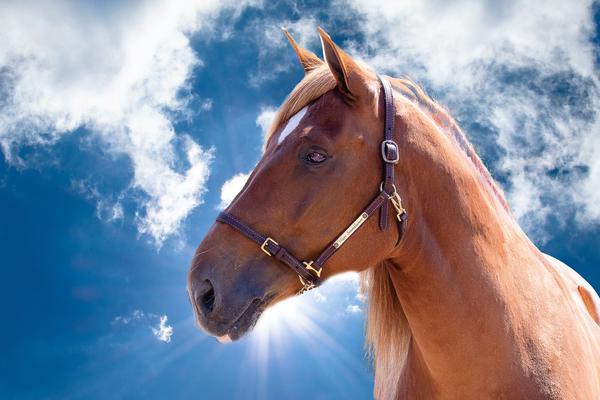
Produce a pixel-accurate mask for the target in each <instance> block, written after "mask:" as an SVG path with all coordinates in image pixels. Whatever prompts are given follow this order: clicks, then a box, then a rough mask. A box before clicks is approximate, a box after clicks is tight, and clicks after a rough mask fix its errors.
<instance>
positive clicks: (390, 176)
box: [379, 76, 400, 231]
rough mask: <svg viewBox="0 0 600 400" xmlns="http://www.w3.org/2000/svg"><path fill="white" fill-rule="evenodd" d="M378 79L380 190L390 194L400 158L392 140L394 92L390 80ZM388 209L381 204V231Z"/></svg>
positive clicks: (393, 188) (386, 223)
mask: <svg viewBox="0 0 600 400" xmlns="http://www.w3.org/2000/svg"><path fill="white" fill-rule="evenodd" d="M379 80H380V81H381V87H382V89H383V96H384V100H385V103H384V107H385V114H384V115H385V117H384V118H385V119H384V121H385V122H384V128H383V137H384V141H383V142H382V143H381V155H382V158H383V162H384V167H383V171H384V172H383V185H382V190H383V191H385V192H386V193H387V194H388V195H391V194H393V193H394V192H395V191H396V188H395V186H394V164H396V163H397V162H398V160H399V159H400V154H399V149H398V145H397V144H396V142H394V117H395V115H396V112H395V109H394V94H393V92H392V88H391V86H390V82H389V81H388V80H387V79H384V78H383V77H381V76H379ZM388 209H389V203H388V202H386V203H385V204H383V205H382V207H381V211H380V213H379V228H380V229H381V230H382V231H384V230H385V229H386V228H387V225H388V216H389V211H388Z"/></svg>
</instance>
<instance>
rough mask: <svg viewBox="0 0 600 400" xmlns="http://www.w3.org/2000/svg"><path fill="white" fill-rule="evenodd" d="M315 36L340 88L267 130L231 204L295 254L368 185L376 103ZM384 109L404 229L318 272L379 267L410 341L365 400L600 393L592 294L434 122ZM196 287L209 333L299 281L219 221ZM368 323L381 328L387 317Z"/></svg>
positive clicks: (310, 251) (373, 168) (336, 225)
mask: <svg viewBox="0 0 600 400" xmlns="http://www.w3.org/2000/svg"><path fill="white" fill-rule="evenodd" d="M321 36H322V38H323V45H324V50H325V53H326V54H327V66H328V68H330V69H331V73H332V76H333V77H334V78H335V80H336V82H337V88H335V89H334V90H330V91H328V92H327V93H325V94H323V95H322V96H320V97H319V98H318V99H316V100H315V101H314V102H312V103H311V105H310V107H309V110H308V112H307V115H306V117H305V118H304V120H303V122H302V124H301V125H300V126H299V127H298V129H297V130H296V132H294V133H292V135H290V137H289V138H288V139H286V140H285V141H284V142H283V143H282V144H281V145H279V146H277V144H276V140H273V139H274V138H275V137H276V136H277V134H278V129H280V127H278V126H275V127H274V129H273V134H272V137H271V138H270V139H269V140H268V142H267V145H266V149H265V154H264V156H263V158H262V159H261V160H260V162H259V163H258V165H257V167H256V168H255V170H254V171H253V172H252V174H251V176H250V178H249V179H248V182H247V183H246V185H245V187H244V189H243V190H242V191H241V193H240V194H239V195H238V196H237V197H236V199H235V200H234V202H233V203H232V204H231V205H230V207H229V208H228V212H230V213H232V214H234V215H238V216H240V217H242V218H243V220H244V221H245V222H246V223H247V224H248V225H250V226H252V227H254V228H255V229H256V230H258V231H260V232H264V233H267V234H270V235H271V236H273V237H274V238H276V240H278V241H279V242H280V243H281V244H282V245H284V246H285V247H286V248H288V249H289V250H290V251H292V252H293V253H294V254H296V255H298V256H303V255H304V256H305V257H306V259H310V258H311V257H313V256H314V255H315V254H316V253H318V252H319V250H320V249H322V248H323V247H324V246H325V245H327V244H328V243H329V241H330V240H331V239H332V238H334V237H335V236H336V235H337V234H339V233H340V232H341V231H342V230H343V229H344V228H345V226H347V225H348V223H349V222H351V221H352V220H353V219H354V218H355V216H356V213H357V212H359V211H360V210H361V209H362V207H363V206H364V205H365V204H367V202H368V201H369V200H370V199H371V198H372V197H373V196H374V195H375V194H376V191H377V188H378V186H379V181H380V179H381V159H380V157H379V143H380V142H381V140H382V136H381V132H382V126H383V121H382V112H383V104H382V100H381V98H380V94H379V92H378V91H377V90H373V87H375V88H376V87H378V86H377V81H376V77H375V75H374V74H373V73H372V72H371V71H369V70H368V69H366V68H364V67H363V66H361V65H360V64H359V63H356V62H354V61H353V60H352V59H351V58H350V57H349V56H348V55H346V54H345V53H344V52H343V51H342V50H341V49H339V48H337V46H335V44H333V42H332V41H331V40H330V39H329V37H328V36H327V35H326V34H325V33H324V32H321ZM297 51H298V49H297ZM299 56H300V59H301V60H302V56H304V57H306V56H307V55H306V53H300V54H299ZM303 64H304V66H305V68H306V67H307V64H308V67H309V70H310V71H309V72H307V73H308V76H307V78H305V79H310V74H312V73H315V72H314V70H315V69H319V68H321V69H322V68H324V66H323V65H321V66H317V67H315V65H314V64H315V60H314V59H312V58H311V59H310V62H306V63H303ZM311 71H312V72H311ZM398 84H399V82H398ZM396 111H397V114H396V132H395V138H396V141H397V142H398V144H399V147H400V149H401V161H400V163H399V164H398V165H397V167H396V174H397V177H398V179H397V186H398V192H399V193H400V194H401V196H402V198H403V200H404V202H405V207H406V209H407V210H408V212H409V222H408V224H407V226H406V231H405V234H404V238H403V239H402V241H401V242H400V245H399V246H396V239H397V234H398V233H397V231H396V230H395V227H394V229H388V230H387V231H386V232H381V231H380V230H379V229H378V227H377V221H376V219H373V220H370V221H368V222H367V223H365V225H364V226H363V227H362V228H361V230H359V231H358V232H357V233H356V234H355V235H354V236H353V237H352V238H351V239H350V240H349V241H348V243H347V244H346V245H345V247H344V248H343V249H341V250H340V251H339V252H338V253H336V254H335V255H334V256H333V257H332V258H331V260H330V261H329V262H328V263H327V264H326V266H325V270H324V276H325V277H329V276H332V275H335V274H337V273H340V272H344V271H349V270H354V271H364V270H366V269H368V268H382V270H381V271H382V272H384V273H383V275H382V276H383V277H384V278H386V277H389V278H386V279H390V278H391V282H392V284H393V288H392V289H390V290H391V293H393V295H395V296H397V302H396V303H393V304H398V305H399V307H401V308H402V310H399V312H400V314H398V315H400V316H401V315H402V312H403V314H404V315H405V316H406V320H407V323H408V326H409V329H410V333H411V335H412V336H411V338H410V340H409V341H408V349H405V350H403V351H407V356H406V362H405V364H404V365H397V366H396V369H397V371H396V372H397V373H398V375H399V376H400V378H399V380H398V382H397V385H394V387H384V386H385V385H383V382H384V380H382V378H381V377H379V381H378V382H376V395H377V396H378V397H381V398H390V397H391V398H394V397H396V398H402V399H404V398H406V399H424V398H427V399H436V398H438V399H488V398H493V399H598V398H600V365H599V362H600V340H599V339H600V328H599V326H598V324H597V322H598V307H599V301H598V296H597V295H596V293H595V292H594V290H593V289H592V288H591V287H590V286H589V284H587V283H586V282H585V281H583V279H582V278H581V277H579V276H578V275H577V274H576V273H575V272H574V271H572V270H571V269H570V268H568V267H567V266H565V265H564V264H562V263H560V262H558V261H556V260H553V259H549V258H547V257H545V256H544V254H543V253H541V252H540V251H539V250H538V249H537V248H536V247H535V246H534V245H533V244H532V243H531V241H530V240H529V239H528V238H527V236H526V235H525V234H524V233H523V231H522V230H521V228H520V227H519V226H518V224H517V223H516V221H515V220H514V218H513V217H512V216H511V215H510V213H509V211H508V210H507V209H506V207H505V201H504V199H503V198H502V197H501V194H500V193H499V192H498V191H497V190H496V189H495V187H494V185H493V183H492V182H489V181H488V177H487V175H486V174H483V173H482V171H481V170H480V169H479V168H478V167H477V163H474V162H473V160H472V159H469V157H466V156H465V153H464V151H463V150H462V149H461V148H460V146H458V145H457V143H455V142H454V141H453V139H452V135H448V134H447V133H446V132H444V128H445V127H444V126H443V125H445V124H440V123H439V121H440V118H438V117H439V115H436V114H435V113H431V112H426V111H424V110H422V109H421V108H420V107H419V105H418V104H416V103H415V102H414V101H411V100H410V99H407V98H406V97H404V96H401V95H397V96H396ZM436 121H437V122H436ZM446 128H447V127H446ZM314 146H318V147H319V148H322V149H325V150H326V151H327V152H328V154H329V155H330V159H329V160H328V161H327V162H326V163H325V164H324V165H323V166H322V167H319V168H314V167H310V166H307V165H306V164H304V163H303V162H302V156H303V154H304V153H305V152H306V151H307V149H309V148H312V147H314ZM201 282H210V284H211V286H212V287H213V288H214V299H213V301H214V304H213V305H212V306H211V308H210V312H208V311H207V312H205V313H204V314H203V313H202V312H197V314H198V320H199V322H200V324H201V325H202V326H203V327H204V328H205V329H207V330H209V331H210V332H211V333H213V334H215V335H222V334H225V333H227V332H228V329H231V328H230V327H231V324H232V323H233V322H234V321H235V320H236V319H238V318H239V316H240V315H242V314H243V313H244V312H245V310H247V307H248V304H250V302H252V300H255V299H269V301H272V302H276V301H279V300H281V299H284V298H287V297H290V296H292V295H293V294H294V293H295V292H296V291H297V290H298V289H299V287H300V283H299V282H298V279H297V277H296V276H295V274H293V273H291V272H290V271H289V270H288V269H287V268H286V267H285V266H282V265H279V264H278V263H277V262H276V261H274V260H273V259H270V258H269V257H267V256H266V255H265V254H263V253H261V252H260V250H258V249H257V247H256V246H255V245H254V244H253V243H252V242H250V241H249V240H247V239H245V238H244V237H242V236H241V235H239V234H237V233H235V232H233V231H232V230H231V228H230V227H228V226H225V225H222V224H218V225H214V226H213V227H212V228H211V230H210V231H209V233H208V234H207V236H206V237H205V239H204V240H203V242H202V243H201V244H200V246H199V247H198V250H197V252H196V256H195V258H194V261H193V263H192V269H191V271H190V286H189V287H190V295H191V296H192V301H193V302H194V303H195V304H197V303H198V302H199V301H201V300H202V299H199V296H200V294H205V293H206V287H205V286H202V284H201ZM200 288H201V289H200ZM199 291H201V292H202V293H200V294H199V293H198V292H199ZM200 297H201V296H200ZM203 299H204V300H206V296H204V297H203ZM271 299H272V300H271ZM196 308H197V310H198V307H196ZM390 315H391V314H390ZM370 322H372V321H370ZM369 329H380V330H385V329H386V320H385V318H381V319H380V321H379V324H378V326H375V327H373V326H371V327H369ZM377 350H378V349H377V348H376V351H377ZM379 350H380V351H381V349H379ZM381 356H382V354H377V353H376V354H375V357H376V358H377V357H381Z"/></svg>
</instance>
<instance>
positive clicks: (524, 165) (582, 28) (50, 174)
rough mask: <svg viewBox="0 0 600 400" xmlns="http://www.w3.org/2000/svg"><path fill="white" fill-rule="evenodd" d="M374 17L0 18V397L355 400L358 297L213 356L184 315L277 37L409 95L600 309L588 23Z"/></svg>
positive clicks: (249, 5) (291, 68)
mask: <svg viewBox="0 0 600 400" xmlns="http://www.w3.org/2000/svg"><path fill="white" fill-rule="evenodd" d="M377 3H378V2H373V3H371V4H372V5H371V6H366V5H365V4H364V3H361V2H358V1H350V0H349V1H335V2H332V3H328V2H319V1H306V2H296V3H295V2H278V3H277V4H270V3H269V2H264V3H263V2H259V1H254V2H252V1H250V2H246V1H239V2H219V3H218V4H217V2H210V1H203V2H199V3H198V4H196V3H195V2H184V1H182V2H168V4H166V2H159V1H146V0H144V1H142V0H139V1H132V2H103V3H102V4H101V5H100V4H96V2H93V1H88V2H79V3H77V4H75V3H72V2H60V1H58V2H52V3H51V4H50V3H43V2H34V1H25V2H3V3H1V4H0V27H2V28H0V146H1V152H2V156H0V254H2V261H0V269H1V271H2V275H3V277H2V279H0V300H1V301H0V304H1V305H0V310H1V312H2V320H3V324H2V327H3V328H2V330H1V331H0V343H2V357H1V358H0V397H1V398H9V399H10V398H19V399H28V398H31V399H40V398H48V399H55V398H60V399H63V398H72V399H79V398H85V399H94V398H99V399H102V398H111V399H114V398H166V397H169V398H203V399H204V398H206V399H235V398H240V399H271V398H272V399H280V398H286V399H294V398H317V399H337V398H348V399H350V398H356V399H364V398H369V396H370V394H371V391H372V383H373V382H372V377H371V375H372V373H371V370H370V366H369V362H368V361H367V360H366V359H365V356H364V352H363V347H362V338H363V323H364V316H363V312H362V309H363V308H364V303H363V302H362V300H363V299H362V298H361V297H360V296H359V295H358V294H357V285H356V279H355V278H354V277H352V276H346V277H342V278H341V279H337V280H336V281H335V282H331V283H329V284H327V285H326V286H325V287H323V288H321V289H319V290H318V291H315V292H312V293H309V294H308V295H306V296H303V298H301V299H295V300H294V301H292V302H291V303H290V304H288V305H286V306H285V308H283V309H280V310H275V311H274V312H272V313H271V314H270V315H269V314H267V315H266V316H265V320H264V321H262V323H261V324H259V326H258V328H257V330H256V332H254V333H253V334H252V335H250V336H249V337H248V338H246V339H244V340H242V341H240V342H237V343H233V344H231V345H219V344H217V342H216V341H214V339H212V338H209V337H207V336H206V335H204V334H203V333H201V332H199V331H198V330H197V329H196V328H195V326H194V322H193V318H192V314H191V307H190V305H189V303H188V300H187V295H186V291H185V284H186V274H187V269H188V266H189V262H190V260H191V256H192V254H193V251H194V249H195V247H196V245H197V244H198V243H199V242H200V240H201V239H202V236H203V235H204V233H205V232H206V231H207V229H208V227H209V226H210V225H211V224H212V222H213V220H214V217H215V216H216V214H217V212H218V207H219V204H221V203H222V202H223V201H226V200H227V199H228V198H230V197H231V196H232V195H233V193H235V188H236V187H239V184H240V182H243V175H238V174H246V173H248V172H249V171H250V170H251V169H252V167H253V166H254V164H255V163H256V161H257V160H258V158H259V157H260V149H261V146H262V132H263V130H264V129H265V126H266V124H267V123H268V121H269V120H270V117H271V116H272V115H273V112H274V111H275V110H276V107H277V106H278V104H280V103H281V101H282V100H283V99H284V97H285V96H286V94H287V93H289V91H291V89H292V88H293V87H294V85H295V84H296V83H297V82H298V81H299V79H301V77H302V70H301V68H300V67H299V66H298V65H297V62H296V59H295V55H294V54H293V52H292V51H291V50H290V49H289V47H288V45H287V42H286V41H285V39H284V37H283V35H282V34H281V33H280V31H279V27H280V26H287V27H289V28H290V30H291V31H292V33H293V34H295V36H296V38H297V39H298V41H299V42H300V43H301V44H303V45H304V46H307V47H309V48H310V49H312V50H313V51H315V52H317V54H320V49H319V43H318V35H317V34H316V26H318V25H320V26H323V27H324V28H325V29H326V30H327V31H328V32H329V33H330V34H331V35H332V37H333V38H334V40H335V41H336V42H337V43H338V44H341V45H342V46H343V47H344V48H346V49H347V50H348V51H349V52H350V53H351V54H353V55H355V56H356V57H358V58H361V59H363V60H365V61H367V62H369V63H370V64H372V65H374V66H375V67H376V68H377V69H378V70H379V71H381V72H384V73H389V74H390V75H396V76H400V75H404V74H408V75H410V76H413V77H415V78H416V79H417V80H418V81H419V82H421V83H422V84H423V85H424V87H425V88H426V89H427V90H428V91H429V92H430V93H431V94H432V95H433V96H434V97H436V98H437V99H439V100H440V102H442V103H443V104H445V105H446V106H447V107H448V108H449V109H450V111H451V112H452V114H453V115H454V116H455V117H456V118H457V119H458V120H459V123H460V124H461V126H462V127H463V128H464V129H465V131H466V132H467V135H468V137H469V138H470V139H471V140H472V141H473V143H474V145H475V147H476V148H477V150H478V152H479V154H480V155H481V156H482V158H483V159H484V161H485V162H486V165H488V167H489V168H490V169H491V171H492V174H493V175H494V177H495V178H496V179H497V180H498V181H499V182H500V183H501V185H502V186H503V188H504V189H505V191H506V193H507V197H508V199H509V202H510V204H511V207H512V208H513V211H514V213H515V215H516V216H517V217H518V218H519V221H520V223H521V225H522V226H523V228H524V229H525V230H526V231H527V232H528V234H529V235H530V237H531V238H532V240H533V241H534V243H536V244H537V245H538V246H540V247H541V248H542V249H543V250H544V251H546V252H547V253H549V254H552V255H554V256H555V257H557V258H559V259H561V260H563V261H565V262H566V263H568V264H569V265H571V266H572V267H573V268H575V269H576V270H577V271H578V272H580V273H581V274H582V275H583V276H584V277H585V278H586V279H587V280H588V281H589V282H590V283H591V284H592V285H593V286H594V287H595V288H597V289H600V273H599V272H598V269H597V266H598V264H599V262H600V239H599V233H600V224H599V222H600V191H599V190H598V188H599V187H600V157H599V155H600V139H599V137H600V135H598V127H599V126H600V119H599V116H598V105H599V104H600V83H599V82H598V54H599V52H598V49H599V47H598V44H599V40H598V30H597V26H596V23H597V20H598V15H599V13H598V8H597V6H596V5H594V4H592V3H590V2H585V1H582V2H573V3H572V4H571V3H570V4H569V5H568V7H566V6H564V5H563V4H562V3H563V2H560V1H557V2H547V4H546V3H545V5H544V7H543V8H541V7H539V6H537V7H534V6H532V5H528V4H527V2H525V1H517V0H514V1H508V2H501V3H500V2H498V3H495V2H493V1H486V2H480V3H477V4H475V3H471V2H467V1H455V2H443V3H440V2H437V1H428V2H427V1H426V2H419V3H418V4H413V3H412V2H398V4H397V5H395V6H391V5H389V4H387V2H383V1H382V2H380V3H381V4H377ZM235 176H240V178H238V179H237V180H232V178H233V177H235ZM227 182H230V183H229V184H226V183H227ZM165 317H166V319H165ZM161 318H163V323H162V326H161ZM315 343H318V345H317V346H315Z"/></svg>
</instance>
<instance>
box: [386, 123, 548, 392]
mask: <svg viewBox="0 0 600 400" xmlns="http://www.w3.org/2000/svg"><path fill="white" fill-rule="evenodd" d="M432 129H433V130H435V129H436V128H432ZM403 135H405V137H404V139H403V140H404V142H405V143H403V144H402V145H401V147H402V148H403V149H404V151H403V160H404V163H403V164H402V165H401V166H399V167H398V175H399V177H400V179H399V185H400V187H401V189H400V192H401V194H402V195H403V197H404V198H405V203H406V208H407V210H408V211H409V223H408V226H407V228H406V232H405V234H404V238H403V239H402V242H401V244H400V246H399V247H398V249H397V251H396V252H395V253H394V256H393V257H392V258H391V259H390V260H389V261H390V264H391V265H390V267H389V270H390V276H391V278H392V281H393V284H394V287H395V289H396V293H397V296H398V298H399V302H400V304H401V306H402V308H403V311H404V313H405V315H406V318H407V320H408V323H409V325H410V330H411V332H412V335H413V340H412V342H411V349H410V350H409V357H408V363H409V364H411V363H412V366H413V367H415V366H417V365H420V366H421V369H422V372H423V373H424V374H426V375H427V376H429V377H430V378H433V379H435V380H437V381H440V382H441V381H445V382H447V383H450V382H451V381H452V377H453V376H454V378H456V379H463V378H464V372H465V370H472V371H477V364H478V363H485V362H489V360H490V358H489V357H487V358H486V354H490V357H492V356H491V355H492V354H493V353H494V352H497V351H498V348H499V347H501V346H506V347H508V348H515V344H514V343H512V342H511V341H512V340H513V337H514V336H513V335H512V333H511V332H507V324H508V326H522V323H521V321H515V319H518V318H520V317H521V316H520V315H519V312H518V311H516V310H511V309H510V304H509V303H510V302H511V301H514V299H513V297H514V296H518V295H519V293H515V292H513V291H512V290H511V288H512V287H513V286H511V282H514V281H515V280H517V281H519V280H527V279H528V278H527V276H524V274H526V272H524V271H526V270H527V268H529V265H525V264H535V263H537V264H538V266H539V264H540V261H539V252H537V251H536V249H535V248H534V247H533V245H532V244H531V243H530V242H529V240H528V239H527V237H526V236H525V234H524V233H523V232H522V231H521V230H520V228H519V227H518V225H517V224H516V222H515V221H514V219H513V218H512V217H511V216H510V215H509V213H508V212H507V211H506V210H505V209H504V207H503V205H502V202H501V201H500V200H499V199H498V198H497V194H495V193H494V191H493V190H492V188H491V186H490V183H488V182H486V178H485V177H483V176H481V175H480V173H479V171H477V169H476V168H475V167H474V166H473V165H472V163H471V161H470V160H469V159H468V158H467V157H466V156H465V154H464V153H463V152H462V150H460V149H459V148H458V146H456V145H455V144H454V143H453V142H452V140H451V139H450V138H449V137H448V136H446V135H445V134H443V133H441V132H439V131H437V132H433V131H432V132H428V133H424V132H423V125H422V124H421V125H419V132H417V131H416V129H415V130H414V131H413V130H412V129H411V127H410V126H409V127H408V128H407V131H406V132H405V133H403ZM516 259H518V260H519V262H517V263H515V262H514V260H516ZM519 267H520V268H519ZM530 271H531V270H530ZM513 311H514V312H513ZM523 317H524V315H523ZM510 353H511V352H510V351H507V352H506V354H510ZM493 357H496V358H495V359H494V360H495V361H498V360H497V359H498V357H500V356H498V355H495V356H493ZM512 360H513V361H514V358H513V359H512ZM505 361H506V362H507V363H510V362H511V360H510V357H507V359H506V360H505ZM481 367H482V368H483V367H487V366H485V365H481ZM454 373H456V374H458V375H453V374H454ZM424 376H425V375H424ZM459 376H460V378H459ZM454 383H456V382H454Z"/></svg>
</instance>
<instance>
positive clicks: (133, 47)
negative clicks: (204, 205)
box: [0, 0, 247, 245]
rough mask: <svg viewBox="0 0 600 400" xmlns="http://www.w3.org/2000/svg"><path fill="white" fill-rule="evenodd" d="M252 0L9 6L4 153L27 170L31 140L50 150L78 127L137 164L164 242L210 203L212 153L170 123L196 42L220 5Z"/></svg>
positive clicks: (3, 53) (1, 80)
mask: <svg viewBox="0 0 600 400" xmlns="http://www.w3.org/2000/svg"><path fill="white" fill-rule="evenodd" d="M246 3H247V2H232V1H231V2H225V3H223V2H217V1H183V0H181V1H170V2H163V1H154V0H146V1H140V2H135V3H133V4H132V3H128V4H125V3H119V2H117V3H111V4H108V3H107V4H103V5H102V6H91V5H90V4H91V3H72V2H67V1H54V2H52V3H44V2H32V1H21V2H3V3H0V26H2V30H1V31H0V99H1V100H0V147H1V149H2V152H3V154H4V157H5V158H6V159H7V160H8V161H9V162H10V163H12V164H13V165H22V166H24V165H25V161H24V160H23V159H22V158H21V157H20V156H19V149H20V148H21V147H22V146H23V145H37V146H39V145H49V144H53V143H55V142H56V141H58V140H60V139H61V138H62V137H63V136H65V135H67V134H69V133H70V132H72V131H74V130H75V129H78V128H80V127H83V128H85V129H86V130H88V131H91V132H93V134H94V135H97V137H99V138H100V139H101V140H100V141H99V143H101V144H102V145H103V151H107V152H109V153H110V154H115V155H125V156H126V157H127V158H128V159H129V160H130V162H131V165H132V168H133V177H132V181H131V184H130V187H129V188H127V191H128V193H130V194H131V193H135V194H136V195H135V198H136V200H138V201H139V202H140V210H139V211H138V214H137V218H136V221H137V224H138V229H139V231H140V233H143V234H148V235H150V237H152V238H153V239H154V240H155V242H156V243H157V244H159V245H160V244H161V243H162V242H163V241H164V240H165V239H166V238H167V237H169V236H170V235H172V234H174V233H176V232H177V230H178V228H179V226H180V223H181V221H182V220H183V219H184V218H185V217H186V215H187V214H188V213H189V212H190V211H191V210H192V209H193V208H194V207H196V206H197V205H198V204H200V203H201V202H202V195H203V193H204V191H205V184H206V180H207V177H208V174H209V163H210V160H211V157H212V152H211V151H210V150H206V149H203V148H202V147H201V146H200V145H199V144H197V143H196V142H194V140H193V139H192V138H191V137H189V136H187V135H185V134H179V135H177V134H176V133H175V131H174V127H173V118H174V117H173V116H174V115H177V113H180V112H184V111H185V110H186V105H187V104H186V101H187V100H188V99H187V98H186V97H185V96H184V95H182V93H184V92H185V90H184V89H186V88H187V87H188V86H189V77H190V75H191V73H192V71H193V70H194V68H197V67H200V66H201V65H202V62H201V60H200V59H199V58H198V56H197V55H196V54H195V53H194V51H193V50H192V48H191V47H190V43H189V39H188V35H189V33H191V32H194V31H198V30H204V31H211V20H214V18H212V17H214V15H215V14H216V13H217V12H218V11H219V10H221V9H222V8H224V7H230V8H238V9H240V8H241V7H243V5H244V4H246ZM91 7H95V8H93V9H92V8H91ZM211 104H212V103H210V102H205V103H203V106H202V108H203V109H210V106H211ZM25 166H26V165H25ZM115 217H120V212H119V211H118V210H117V211H116V214H115Z"/></svg>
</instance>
